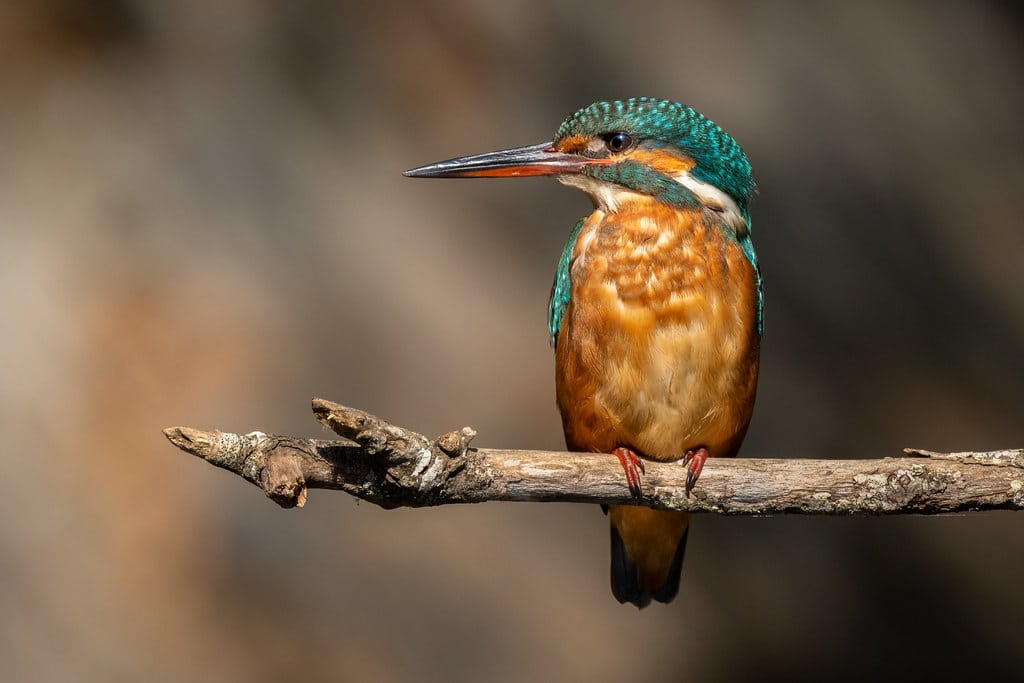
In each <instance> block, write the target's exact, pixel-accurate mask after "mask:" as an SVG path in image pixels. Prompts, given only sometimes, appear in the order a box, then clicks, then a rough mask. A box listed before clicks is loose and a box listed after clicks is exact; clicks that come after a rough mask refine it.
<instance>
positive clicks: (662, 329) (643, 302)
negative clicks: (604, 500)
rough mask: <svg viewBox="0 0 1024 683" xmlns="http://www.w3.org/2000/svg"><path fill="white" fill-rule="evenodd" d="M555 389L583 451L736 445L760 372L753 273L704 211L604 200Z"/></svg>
mask: <svg viewBox="0 0 1024 683" xmlns="http://www.w3.org/2000/svg"><path fill="white" fill-rule="evenodd" d="M571 273H572V293H571V298H570V302H569V306H568V308H567V309H566V311H565V314H564V316H563V319H562V327H561V331H560V333H559V337H558V344H557V347H556V389H557V397H558V405H559V409H560V410H561V413H562V421H563V425H564V427H565V433H566V441H567V443H568V445H569V447H570V448H572V449H574V450H590V451H600V452H610V451H611V450H613V449H614V448H617V447H619V446H628V447H631V448H633V449H634V450H636V451H638V452H640V453H642V454H643V455H645V456H647V457H649V458H652V459H655V460H675V459H678V458H680V457H682V456H683V455H684V454H685V452H686V451H687V450H689V449H692V448H697V447H700V446H704V447H705V448H707V449H708V451H709V453H710V454H711V455H712V456H729V455H734V454H735V452H736V450H737V449H738V448H739V444H740V441H742V439H743V435H744V433H745V432H746V428H747V424H748V423H749V421H750V415H751V411H752V409H753V403H754V391H755V387H756V382H757V369H758V353H759V340H758V335H757V332H756V318H755V316H756V311H755V306H756V296H757V294H756V281H755V274H754V270H753V267H752V266H751V264H750V262H749V261H748V260H747V259H746V257H745V256H744V255H743V253H742V251H741V249H740V247H739V245H738V244H737V243H736V242H735V240H733V239H731V238H730V237H729V236H727V235H726V234H725V233H724V232H723V229H722V228H721V227H719V226H718V225H715V224H713V223H712V222H710V221H708V220H706V219H705V216H704V214H703V212H701V211H679V210H676V209H672V208H670V207H666V206H664V205H661V204H657V203H655V202H653V201H651V202H634V203H631V204H628V205H624V206H622V207H620V209H619V210H618V211H617V212H615V213H604V212H602V211H595V212H594V214H593V215H591V217H590V218H589V219H588V220H587V222H586V223H585V224H584V226H583V229H582V230H581V232H580V235H579V237H578V239H577V240H576V245H575V250H574V253H573V263H572V266H571Z"/></svg>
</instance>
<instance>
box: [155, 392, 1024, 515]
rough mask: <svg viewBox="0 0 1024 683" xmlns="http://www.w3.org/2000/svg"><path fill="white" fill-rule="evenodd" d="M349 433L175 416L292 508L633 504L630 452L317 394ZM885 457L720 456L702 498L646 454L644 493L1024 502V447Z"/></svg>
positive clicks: (207, 449) (786, 502) (679, 498)
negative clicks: (517, 441) (309, 494)
mask: <svg viewBox="0 0 1024 683" xmlns="http://www.w3.org/2000/svg"><path fill="white" fill-rule="evenodd" d="M313 413H314V414H315V415H316V418H317V419H318V420H319V421H320V422H321V423H323V424H324V425H326V426H327V427H330V428H331V429H332V430H334V431H335V432H336V433H337V434H338V435H340V436H342V437H343V438H345V439H347V441H321V440H316V439H296V438H291V437H285V436H273V435H270V434H264V433H262V432H251V433H249V434H231V433H226V432H216V431H215V432H207V431H200V430H197V429H191V428H189V427H171V428H169V429H166V430H164V434H165V435H166V436H167V438H168V439H170V441H171V443H173V444H174V445H175V446H177V447H178V448H180V449H182V450H185V451H188V452H189V453H192V454H193V455H197V456H199V457H201V458H203V459H204V460H206V461H208V462H210V463H211V464H213V465H216V466H218V467H222V468H224V469H226V470H230V471H231V472H234V473H235V474H237V475H239V476H241V477H242V478H244V479H246V480H248V481H250V482H252V483H253V484H256V485H257V486H259V487H260V488H261V489H263V491H264V492H265V493H266V494H267V495H268V496H269V497H270V498H272V499H273V500H274V501H275V502H277V503H278V504H279V505H281V506H282V507H295V506H299V507H301V506H302V505H303V504H305V501H306V491H307V489H308V488H323V489H339V490H342V491H345V492H346V493H349V494H351V495H353V496H356V497H358V498H362V499H363V500H367V501H370V502H371V503H375V504H377V505H380V506H381V507H385V508H394V507H402V506H406V507H422V506H431V505H446V504H450V503H480V502H484V501H491V500H506V501H511V500H516V501H561V502H581V503H606V504H607V503H611V504H616V503H629V502H631V498H630V495H629V490H628V488H627V486H626V479H625V477H624V476H623V474H622V470H621V468H620V466H619V463H618V461H617V460H616V459H615V458H614V457H612V456H610V455H604V454H600V453H568V452H552V451H521V450H496V449H487V448H480V449H477V448H470V447H469V443H470V441H471V440H472V439H473V437H474V436H476V432H474V431H473V430H472V429H470V428H468V427H464V428H463V429H461V430H459V431H457V432H449V433H447V434H444V435H442V436H440V437H438V438H437V439H433V440H431V439H428V438H427V437H425V436H423V435H422V434H417V433H416V432H412V431H409V430H407V429H403V428H402V427H398V426H396V425H393V424H390V423H388V422H386V421H384V420H382V419H380V418H379V417H376V416H374V415H370V414H368V413H365V412H363V411H361V410H357V409H355V408H347V407H345V406H341V405H338V404H336V403H331V402H330V401H325V400H323V399H313ZM904 454H905V455H904V457H900V458H883V459H879V460H797V459H792V460H791V459H785V460H782V459H747V458H739V459H726V458H712V459H710V460H708V462H707V465H706V466H705V467H704V472H703V474H702V475H701V478H700V481H699V482H698V484H697V487H696V488H695V489H694V491H693V494H692V496H691V497H689V498H687V497H686V495H685V494H684V483H685V479H686V469H685V468H684V467H682V466H681V465H678V464H676V463H657V462H647V463H646V474H645V476H644V478H643V492H644V501H643V502H644V504H646V505H650V506H651V507H655V508H665V509H673V510H689V511H693V512H719V513H725V514H747V515H768V514H782V513H798V514H826V515H827V514H831V515H847V514H900V513H914V514H931V513H949V512H963V511H968V510H992V509H1014V510H1016V509H1021V508H1022V507H1024V450H1005V451H993V452H984V453H934V452H931V451H923V450H914V449H906V450H905V451H904Z"/></svg>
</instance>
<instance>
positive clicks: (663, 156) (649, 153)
mask: <svg viewBox="0 0 1024 683" xmlns="http://www.w3.org/2000/svg"><path fill="white" fill-rule="evenodd" d="M629 158H630V159H631V160H633V161H636V162H638V163H641V164H643V165H644V166H649V167H650V168H652V169H654V170H655V171H658V172H659V173H664V174H665V175H667V176H677V175H679V174H681V173H686V172H687V171H689V170H690V169H691V168H693V167H694V166H696V165H697V164H696V163H695V162H694V160H693V159H691V158H690V157H688V156H684V155H678V154H674V153H672V152H669V151H667V150H664V149H638V150H637V151H635V152H633V153H632V154H630V155H629Z"/></svg>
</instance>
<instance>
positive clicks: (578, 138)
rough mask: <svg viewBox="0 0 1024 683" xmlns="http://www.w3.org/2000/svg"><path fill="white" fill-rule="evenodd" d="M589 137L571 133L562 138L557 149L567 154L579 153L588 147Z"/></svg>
mask: <svg viewBox="0 0 1024 683" xmlns="http://www.w3.org/2000/svg"><path fill="white" fill-rule="evenodd" d="M587 142H588V139H587V137H586V136H584V135H571V136H569V137H567V138H565V139H563V140H561V141H560V142H559V143H558V145H556V149H557V150H558V151H559V152H565V153H566V154H579V153H580V152H582V151H583V150H585V149H586V148H587Z"/></svg>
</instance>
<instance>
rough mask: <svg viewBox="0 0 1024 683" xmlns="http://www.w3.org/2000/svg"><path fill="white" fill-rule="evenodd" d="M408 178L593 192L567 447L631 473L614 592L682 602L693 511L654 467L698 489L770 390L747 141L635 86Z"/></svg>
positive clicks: (570, 372) (617, 524)
mask: <svg viewBox="0 0 1024 683" xmlns="http://www.w3.org/2000/svg"><path fill="white" fill-rule="evenodd" d="M404 175H406V176H409V177H415V178H499V177H529V176H554V178H555V179H557V180H558V181H560V182H561V183H563V184H565V185H568V186H571V187H575V188H578V189H580V190H582V191H583V192H585V193H586V194H588V195H589V196H590V198H591V200H592V201H593V205H594V210H593V212H592V213H591V214H590V215H589V216H586V217H584V218H582V219H580V220H579V222H577V223H576V225H575V227H573V229H572V230H571V231H570V233H569V238H568V241H567V242H566V245H565V248H564V249H563V251H562V254H561V257H560V258H559V260H558V265H557V268H556V271H555V277H554V283H553V285H552V288H551V297H550V300H549V306H548V336H549V339H550V342H551V344H552V345H553V346H554V352H555V396H556V401H557V405H558V408H559V411H560V413H561V417H562V426H563V429H564V432H565V441H566V446H567V447H568V449H569V450H570V451H576V452H581V451H584V452H594V453H606V454H609V455H614V456H615V457H616V458H617V459H618V460H619V462H620V463H621V465H622V468H623V471H624V474H625V479H626V482H625V483H626V485H627V486H628V489H629V493H630V496H631V497H630V498H626V500H628V501H629V504H622V505H609V506H602V507H603V508H604V510H605V512H606V513H607V516H608V519H609V521H610V527H611V572H610V573H611V587H612V594H613V595H614V597H615V598H616V599H617V600H618V601H619V602H620V603H622V604H625V603H631V604H632V605H635V606H636V607H637V608H643V607H646V606H647V605H649V604H650V603H651V601H652V600H656V601H659V602H663V603H667V602H670V601H671V600H672V599H673V598H674V597H675V596H676V594H677V593H678V591H679V582H680V575H681V569H682V562H683V556H684V553H685V549H686V539H687V535H688V531H689V522H690V518H689V514H688V513H686V512H679V511H667V510H656V509H652V508H650V507H646V506H644V505H643V476H642V475H644V470H645V468H644V462H645V461H657V462H672V461H679V462H680V464H681V465H683V466H685V467H686V475H687V476H686V485H685V491H686V495H687V496H689V495H690V493H691V491H692V489H693V488H694V486H695V485H696V483H697V480H698V478H699V477H700V474H701V471H702V469H703V467H704V463H705V462H706V460H707V458H708V457H731V456H735V455H736V453H737V451H738V450H739V447H740V444H741V442H742V441H743V438H744V436H745V434H746V432H747V428H748V425H749V423H750V419H751V415H752V413H753V407H754V398H755V394H756V390H757V376H758V368H759V363H760V347H761V335H762V331H763V308H764V294H763V287H762V281H761V271H760V268H759V266H758V262H757V256H756V255H755V253H754V246H753V242H752V240H751V220H750V213H749V208H748V207H749V204H750V201H751V200H752V198H753V196H754V194H755V192H756V186H755V183H754V179H753V175H752V172H751V166H750V163H749V161H748V160H747V157H746V155H745V154H744V152H743V150H742V149H741V147H740V146H739V144H738V143H737V142H736V141H735V140H734V139H733V138H732V137H731V136H730V135H729V134H728V133H726V132H725V131H724V130H723V129H722V128H721V127H719V126H718V125H717V124H715V123H714V122H713V121H711V120H710V119H709V118H707V117H705V116H704V115H702V114H700V113H698V112H697V111H695V110H694V109H693V108H691V107H689V106H686V105H684V104H680V103H679V102H675V101H670V100H663V99H657V98H650V97H637V98H631V99H625V100H617V101H600V102H595V103H594V104H591V105H589V106H586V107H583V108H582V109H579V110H578V111H576V112H575V113H573V114H571V115H570V116H569V117H568V118H566V119H565V120H564V121H563V122H562V123H561V125H560V126H559V127H558V129H557V132H556V133H555V136H554V139H553V140H552V141H550V142H544V143H541V144H536V145H529V146H525V147H516V148H512V149H505V150H501V151H497V152H488V153H484V154H474V155H470V156H463V157H458V158H454V159H449V160H447V161H441V162H437V163H433V164H429V165H426V166H420V167H418V168H414V169H411V170H409V171H406V172H405V174H404Z"/></svg>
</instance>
